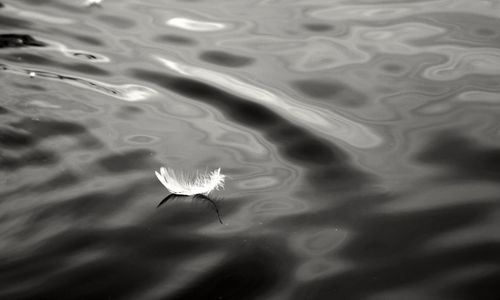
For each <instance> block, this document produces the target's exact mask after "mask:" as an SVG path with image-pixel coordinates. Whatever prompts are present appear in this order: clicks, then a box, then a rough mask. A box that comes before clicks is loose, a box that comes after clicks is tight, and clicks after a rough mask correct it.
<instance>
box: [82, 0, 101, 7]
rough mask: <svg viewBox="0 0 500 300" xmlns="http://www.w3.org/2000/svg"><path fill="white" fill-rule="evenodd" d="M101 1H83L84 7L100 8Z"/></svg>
mask: <svg viewBox="0 0 500 300" xmlns="http://www.w3.org/2000/svg"><path fill="white" fill-rule="evenodd" d="M101 2H102V0H86V1H85V6H88V7H91V6H101Z"/></svg>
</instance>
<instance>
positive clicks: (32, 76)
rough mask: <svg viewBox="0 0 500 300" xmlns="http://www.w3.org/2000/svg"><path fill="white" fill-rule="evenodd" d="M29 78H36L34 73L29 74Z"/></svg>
mask: <svg viewBox="0 0 500 300" xmlns="http://www.w3.org/2000/svg"><path fill="white" fill-rule="evenodd" d="M28 75H29V76H30V78H35V76H36V73H35V72H29V74H28Z"/></svg>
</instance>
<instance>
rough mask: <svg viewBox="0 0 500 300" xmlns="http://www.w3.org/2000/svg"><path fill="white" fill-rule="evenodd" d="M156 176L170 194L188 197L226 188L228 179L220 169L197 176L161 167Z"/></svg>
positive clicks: (197, 174)
mask: <svg viewBox="0 0 500 300" xmlns="http://www.w3.org/2000/svg"><path fill="white" fill-rule="evenodd" d="M155 174H156V177H158V180H160V182H161V183H162V184H163V185H164V186H165V188H167V190H168V191H169V192H170V193H172V194H177V195H186V196H193V195H197V194H203V195H208V194H209V193H210V192H212V191H214V190H219V189H221V188H224V179H225V178H226V175H224V174H221V173H220V168H218V169H216V170H213V171H212V172H210V173H208V172H206V173H203V174H200V173H199V172H196V175H186V174H184V173H182V172H176V171H174V170H173V169H171V168H165V167H161V168H160V172H159V173H158V172H157V171H155Z"/></svg>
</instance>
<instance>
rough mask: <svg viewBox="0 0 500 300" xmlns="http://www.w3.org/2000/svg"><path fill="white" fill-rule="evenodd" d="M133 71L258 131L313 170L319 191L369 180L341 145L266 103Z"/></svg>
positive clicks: (188, 81) (183, 80) (313, 181)
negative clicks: (301, 125) (287, 117)
mask: <svg viewBox="0 0 500 300" xmlns="http://www.w3.org/2000/svg"><path fill="white" fill-rule="evenodd" d="M131 74H132V75H133V76H134V77H136V78H138V79H140V80H144V81H147V82H151V83H154V84H157V85H160V86H162V87H164V88H166V89H168V90H170V91H173V92H175V93H178V94H181V95H183V96H186V97H188V98H190V99H193V100H197V101H202V102H204V103H207V104H210V105H212V106H214V107H216V108H218V109H219V110H221V111H222V112H223V113H224V114H225V116H226V117H227V118H228V119H230V120H233V121H235V122H237V123H239V124H242V125H244V126H247V127H250V128H253V129H256V130H259V131H260V132H261V133H262V134H263V135H264V137H266V138H267V139H268V140H269V141H270V142H272V143H273V144H275V145H276V147H278V150H279V152H280V154H282V155H283V156H284V157H286V158H287V159H289V160H290V161H292V162H294V163H296V164H299V165H301V166H303V167H305V168H306V169H307V170H310V177H309V178H310V183H311V184H313V185H314V186H315V187H316V188H318V189H319V190H321V189H327V190H328V189H330V188H333V189H337V188H341V187H342V186H343V185H344V187H346V186H350V187H352V186H353V185H355V184H360V183H361V182H363V181H365V180H366V179H367V176H368V175H367V174H366V173H363V172H359V171H358V170H357V169H356V168H354V167H352V166H351V164H350V162H349V156H348V155H347V154H346V153H345V152H344V151H343V150H341V149H340V148H339V147H337V146H335V145H333V144H332V143H330V142H329V141H327V140H325V139H322V138H320V137H318V136H315V135H314V134H312V133H310V132H308V131H307V130H306V129H304V128H302V127H300V126H297V125H295V124H293V123H291V122H290V121H289V120H287V119H285V118H283V117H281V116H280V115H278V114H277V113H275V112H273V111H272V110H270V109H269V108H267V107H265V106H263V105H260V104H257V103H253V102H252V101H250V100H247V99H244V98H241V97H238V96H236V95H233V94H230V93H228V92H226V91H224V90H221V89H219V88H216V87H214V86H211V85H209V84H206V83H203V82H199V81H196V80H191V79H186V78H182V77H176V76H171V75H167V74H164V73H160V72H153V71H149V70H142V69H134V70H131ZM326 182H328V184H325V183H326Z"/></svg>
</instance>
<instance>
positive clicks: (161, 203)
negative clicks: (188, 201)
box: [156, 194, 187, 208]
mask: <svg viewBox="0 0 500 300" xmlns="http://www.w3.org/2000/svg"><path fill="white" fill-rule="evenodd" d="M177 197H187V196H186V195H177V194H170V195H168V196H167V197H165V198H163V200H161V202H160V203H159V204H158V205H157V206H156V208H158V207H160V206H161V205H163V204H164V203H166V202H167V201H168V200H171V199H174V198H177Z"/></svg>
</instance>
